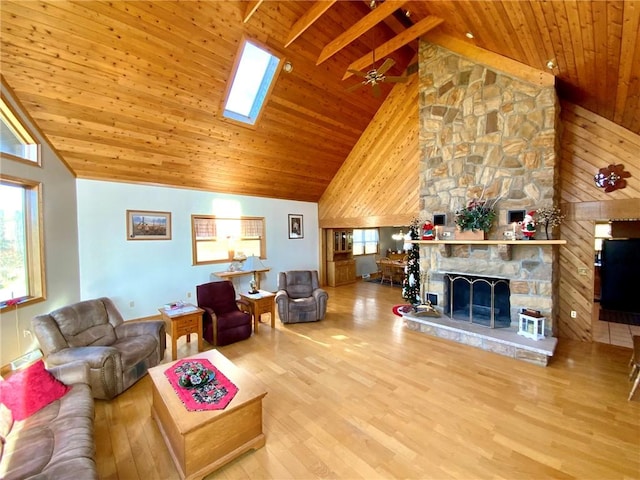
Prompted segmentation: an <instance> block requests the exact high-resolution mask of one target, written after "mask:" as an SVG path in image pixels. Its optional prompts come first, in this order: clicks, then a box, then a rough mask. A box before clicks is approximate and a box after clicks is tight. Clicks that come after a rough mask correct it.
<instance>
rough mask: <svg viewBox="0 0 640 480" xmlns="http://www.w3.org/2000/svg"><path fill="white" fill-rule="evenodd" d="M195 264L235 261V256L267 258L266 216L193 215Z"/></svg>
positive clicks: (192, 228)
mask: <svg viewBox="0 0 640 480" xmlns="http://www.w3.org/2000/svg"><path fill="white" fill-rule="evenodd" d="M191 236H192V240H193V248H192V249H193V264H194V265H203V264H208V263H226V262H232V261H233V259H234V257H235V256H236V255H240V254H243V255H245V256H247V257H249V256H250V255H255V256H257V257H260V258H262V259H264V258H266V256H267V244H266V230H265V221H264V217H240V218H221V217H216V216H213V215H191Z"/></svg>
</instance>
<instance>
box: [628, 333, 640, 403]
mask: <svg viewBox="0 0 640 480" xmlns="http://www.w3.org/2000/svg"><path fill="white" fill-rule="evenodd" d="M629 365H630V366H631V373H630V374H629V380H630V381H633V385H632V387H631V392H630V393H629V398H628V400H631V399H632V398H633V394H634V393H636V390H637V388H638V385H640V335H634V336H633V353H632V354H631V360H629Z"/></svg>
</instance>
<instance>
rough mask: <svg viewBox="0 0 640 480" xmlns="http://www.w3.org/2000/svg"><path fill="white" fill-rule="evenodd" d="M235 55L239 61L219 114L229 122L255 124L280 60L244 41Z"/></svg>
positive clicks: (269, 90)
mask: <svg viewBox="0 0 640 480" xmlns="http://www.w3.org/2000/svg"><path fill="white" fill-rule="evenodd" d="M238 54H239V56H240V58H239V60H237V61H236V64H235V66H234V70H233V72H232V74H231V83H230V85H229V86H227V95H226V98H225V103H224V109H223V113H222V114H223V116H224V117H226V118H229V119H231V120H236V121H238V122H242V123H246V124H248V125H255V123H256V121H257V120H258V117H259V116H260V113H261V111H262V107H263V106H264V104H265V102H266V99H267V96H268V94H269V93H270V92H271V88H272V85H273V81H274V80H275V77H276V74H277V73H278V67H279V65H280V59H279V58H278V57H276V56H275V55H273V54H271V53H270V52H268V51H267V50H265V49H264V48H261V47H259V46H258V45H256V44H254V43H252V42H249V41H247V40H245V41H244V43H243V44H242V46H241V48H240V52H239V53H238Z"/></svg>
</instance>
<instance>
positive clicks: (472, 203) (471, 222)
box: [455, 197, 499, 233]
mask: <svg viewBox="0 0 640 480" xmlns="http://www.w3.org/2000/svg"><path fill="white" fill-rule="evenodd" d="M498 200H499V199H498V198H497V199H495V200H484V199H483V198H482V197H480V199H473V200H469V202H468V203H467V206H466V207H463V208H461V209H460V210H457V211H456V218H455V223H456V225H457V226H458V230H459V231H460V232H464V231H466V230H471V231H473V232H476V231H481V232H484V233H487V232H488V231H489V230H491V226H492V225H493V221H494V220H495V218H496V211H495V209H494V207H495V206H496V203H497V201H498Z"/></svg>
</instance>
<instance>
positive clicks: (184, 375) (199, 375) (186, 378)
mask: <svg viewBox="0 0 640 480" xmlns="http://www.w3.org/2000/svg"><path fill="white" fill-rule="evenodd" d="M176 373H177V374H178V375H179V376H178V383H179V384H180V386H181V387H183V388H195V387H199V386H202V385H206V384H207V383H209V382H210V381H211V380H212V379H213V378H214V377H215V374H214V373H213V372H212V371H211V370H209V369H207V368H205V367H204V366H203V365H202V364H201V363H199V362H185V363H183V364H182V365H180V367H178V368H177V369H176Z"/></svg>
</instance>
